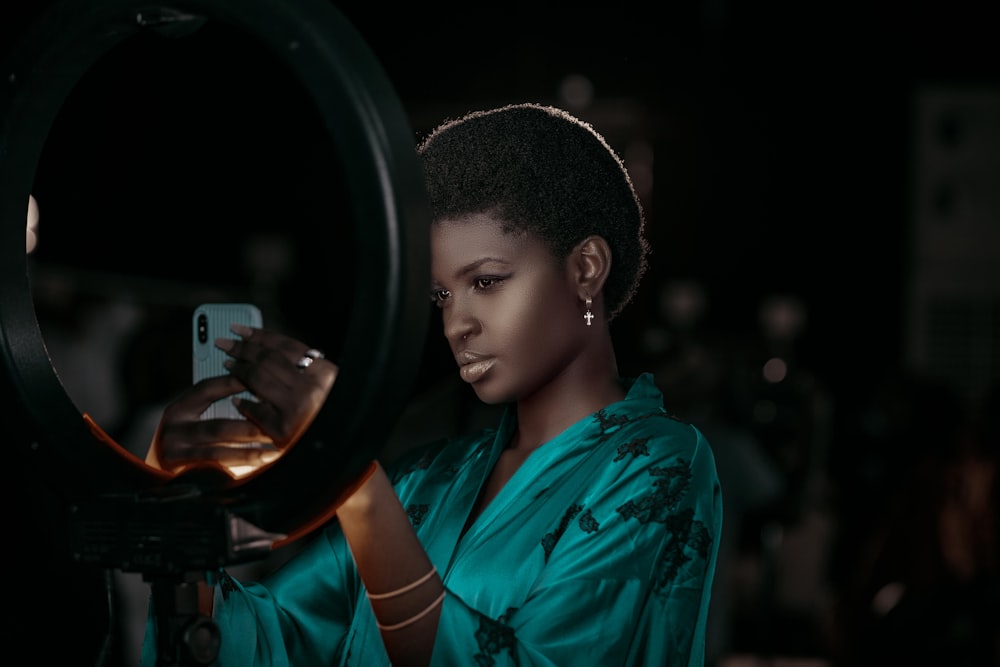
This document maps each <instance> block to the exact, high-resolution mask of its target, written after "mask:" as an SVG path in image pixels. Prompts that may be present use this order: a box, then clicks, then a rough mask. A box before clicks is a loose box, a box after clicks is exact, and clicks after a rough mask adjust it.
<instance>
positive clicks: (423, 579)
mask: <svg viewBox="0 0 1000 667" xmlns="http://www.w3.org/2000/svg"><path fill="white" fill-rule="evenodd" d="M435 572H437V567H435V566H433V565H432V566H431V571H430V572H428V573H427V574H425V575H424V576H422V577H420V578H419V579H417V580H416V581H414V582H413V583H412V584H407V585H406V586H403V587H402V588H397V589H396V590H394V591H389V592H388V593H369V592H367V591H365V595H367V596H368V599H369V600H385V599H386V598H394V597H396V596H397V595H402V594H403V593H407V592H409V591H412V590H413V589H414V588H416V587H417V586H419V585H420V584H423V583H425V582H426V581H427V580H428V579H430V578H431V577H433V576H434V573H435Z"/></svg>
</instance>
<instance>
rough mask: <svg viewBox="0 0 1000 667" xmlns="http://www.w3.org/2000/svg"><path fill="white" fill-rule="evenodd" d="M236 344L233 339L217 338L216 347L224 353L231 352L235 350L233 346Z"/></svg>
mask: <svg viewBox="0 0 1000 667" xmlns="http://www.w3.org/2000/svg"><path fill="white" fill-rule="evenodd" d="M235 344H236V341H234V340H233V339H232V338H216V339H215V347H217V348H219V349H220V350H222V351H223V352H229V350H231V349H233V345H235Z"/></svg>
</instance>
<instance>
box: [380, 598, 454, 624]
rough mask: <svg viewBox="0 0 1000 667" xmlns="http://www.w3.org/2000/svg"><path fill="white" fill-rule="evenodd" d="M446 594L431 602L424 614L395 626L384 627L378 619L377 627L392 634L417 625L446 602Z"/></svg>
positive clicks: (421, 613)
mask: <svg viewBox="0 0 1000 667" xmlns="http://www.w3.org/2000/svg"><path fill="white" fill-rule="evenodd" d="M444 594H445V591H441V595H439V596H438V598H437V599H436V600H434V602H431V603H430V604H429V605H427V608H426V609H424V610H423V611H422V612H420V613H419V614H417V615H416V616H411V617H410V618H408V619H406V620H405V621H401V622H399V623H396V624H395V625H382V624H381V623H379V622H378V619H375V625H377V626H378V629H379V630H387V631H390V632H391V631H392V630H399V629H400V628H405V627H406V626H408V625H413V624H414V623H416V622H417V621H419V620H420V619H422V618H423V617H424V616H426V615H427V614H429V613H431V612H432V611H433V610H434V607H436V606H438V605H439V604H441V601H442V600H444Z"/></svg>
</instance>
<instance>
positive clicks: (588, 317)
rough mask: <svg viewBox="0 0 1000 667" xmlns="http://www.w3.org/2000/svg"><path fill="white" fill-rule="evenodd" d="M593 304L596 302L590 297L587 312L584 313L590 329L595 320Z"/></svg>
mask: <svg viewBox="0 0 1000 667" xmlns="http://www.w3.org/2000/svg"><path fill="white" fill-rule="evenodd" d="M593 302H594V301H593V299H591V298H590V297H587V312H586V313H584V315H583V319H585V320H587V326H588V327H589V326H590V322H591V320H593V319H594V313H593V311H591V310H590V304H592V303H593Z"/></svg>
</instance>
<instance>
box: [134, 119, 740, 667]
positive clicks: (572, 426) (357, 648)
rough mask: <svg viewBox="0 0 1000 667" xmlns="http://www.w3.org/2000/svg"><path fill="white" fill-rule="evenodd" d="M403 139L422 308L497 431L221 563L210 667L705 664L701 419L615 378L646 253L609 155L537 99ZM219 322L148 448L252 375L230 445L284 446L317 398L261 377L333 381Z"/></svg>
mask: <svg viewBox="0 0 1000 667" xmlns="http://www.w3.org/2000/svg"><path fill="white" fill-rule="evenodd" d="M418 151H419V155H420V158H421V163H422V165H423V169H424V172H425V175H426V182H427V189H428V195H429V202H430V207H431V216H432V227H431V291H430V295H431V299H432V301H433V302H434V303H436V304H437V306H438V307H439V308H440V310H441V316H442V319H443V324H444V333H445V336H446V338H447V340H448V344H449V345H450V347H451V350H452V352H453V353H454V355H455V359H456V361H457V362H458V365H459V374H460V375H461V377H462V379H463V380H464V381H466V382H468V383H469V384H471V385H472V388H473V389H474V390H475V392H476V395H477V396H478V397H479V398H480V399H481V400H482V401H484V402H486V403H488V404H495V405H505V406H506V410H505V412H504V415H503V417H502V419H501V421H500V423H499V425H498V426H497V428H495V429H488V430H485V431H482V432H476V433H471V434H468V435H467V436H464V437H458V438H453V439H450V440H447V441H443V442H436V443H432V444H430V445H427V446H425V447H422V448H419V449H416V450H414V451H412V452H409V453H408V454H406V455H404V456H403V457H401V458H400V459H399V460H397V461H396V462H395V463H394V464H393V465H392V466H391V469H389V470H385V469H383V468H382V467H381V465H376V466H375V468H374V472H373V473H372V474H371V475H370V476H369V477H368V478H367V479H365V480H362V481H360V482H359V484H358V486H357V488H356V491H354V493H353V494H352V495H350V497H348V498H347V499H346V500H345V501H344V502H343V504H342V505H340V507H339V508H338V509H337V520H336V521H335V522H332V523H331V524H329V525H327V526H326V527H324V528H323V529H322V530H321V531H320V534H318V535H317V536H316V537H315V538H314V539H312V540H311V541H310V543H309V544H308V545H307V546H305V547H304V548H303V549H302V550H301V551H300V552H299V553H297V554H296V555H295V556H294V557H293V558H292V559H291V560H290V561H289V562H288V563H286V564H285V565H283V566H282V567H280V568H279V569H278V570H277V571H276V572H275V573H273V574H271V575H269V576H268V577H266V578H265V579H264V580H263V581H261V582H259V583H241V582H238V581H235V580H234V579H232V578H231V577H229V576H228V575H226V574H225V573H222V574H221V575H220V584H219V585H218V586H217V587H216V588H217V590H216V595H215V605H214V616H215V620H216V622H217V623H218V625H219V628H220V630H221V633H222V637H223V645H222V649H221V652H220V656H219V664H222V665H240V666H247V665H285V664H290V665H296V666H301V665H333V664H336V665H365V666H370V665H385V664H390V663H391V664H393V665H426V664H435V665H469V664H479V665H497V664H519V665H577V664H587V665H700V664H702V663H703V662H704V657H703V656H704V640H705V622H706V617H707V613H708V603H709V591H710V589H711V584H712V578H713V574H714V568H715V558H716V553H717V549H718V543H719V536H720V530H721V521H722V509H721V507H722V505H721V494H720V489H719V483H718V477H717V475H716V469H715V462H714V458H713V454H712V451H711V449H710V446H709V444H708V443H707V442H706V440H705V439H704V437H703V436H702V435H701V433H700V432H699V431H698V430H697V429H696V428H695V427H694V426H691V425H689V424H685V423H682V422H680V421H678V420H676V419H674V418H672V417H670V416H669V414H668V413H667V412H666V411H665V410H664V406H663V403H662V396H661V394H660V392H659V391H658V390H657V388H656V387H655V385H654V384H653V382H652V378H651V376H650V375H649V374H644V375H642V376H640V377H637V378H621V377H619V374H618V367H617V364H616V360H615V351H614V348H613V345H612V339H611V335H610V332H609V328H608V325H609V323H610V322H611V321H612V320H613V319H614V317H616V316H617V315H618V314H619V313H620V312H621V310H622V309H623V308H624V307H625V306H626V305H627V304H628V303H629V301H630V300H631V299H632V297H633V295H634V293H635V290H636V288H637V285H638V283H639V279H640V277H641V276H642V275H643V273H644V272H645V269H646V262H647V253H648V246H647V242H646V240H645V238H644V236H643V230H644V220H643V212H642V209H641V206H640V203H639V201H638V199H637V197H636V195H635V192H634V190H633V188H632V184H631V181H630V179H629V177H628V174H627V172H626V171H625V169H624V167H623V165H622V163H621V161H620V159H619V158H618V156H617V155H616V154H615V153H614V152H613V151H612V149H611V148H610V147H609V146H608V145H607V143H606V142H605V141H604V139H603V138H602V137H601V136H600V135H599V134H597V133H596V132H595V131H594V130H593V128H591V127H590V126H589V125H587V124H585V123H583V122H581V121H580V120H578V119H576V118H574V117H573V116H571V115H569V114H567V113H565V112H563V111H561V110H558V109H555V108H551V107H545V106H541V105H535V104H520V105H511V106H505V107H502V108H498V109H493V110H489V111H484V112H475V113H471V114H469V115H467V116H465V117H463V118H461V119H458V120H455V121H449V122H446V123H444V124H442V125H441V126H439V127H438V128H437V129H436V130H435V131H434V132H432V133H431V134H430V135H429V136H428V137H427V138H426V139H425V140H424V141H423V142H422V143H421V145H420V146H419V147H418ZM237 333H239V334H240V335H241V339H240V340H232V341H229V340H227V341H220V346H221V347H223V349H226V351H227V352H228V354H229V355H230V356H231V357H232V359H231V361H232V363H231V364H230V370H231V373H232V375H231V377H228V378H221V379H219V380H218V381H215V382H208V383H202V384H201V385H199V386H198V387H196V388H195V390H194V392H193V395H188V396H186V397H184V398H182V399H179V400H178V401H177V402H175V404H174V405H173V406H171V408H170V409H168V411H167V413H166V414H165V416H164V419H163V423H162V425H161V426H162V429H161V432H160V434H159V437H158V439H157V442H156V443H155V445H154V448H153V450H152V451H151V455H150V458H149V460H150V461H151V462H155V463H157V464H158V465H161V466H163V467H167V468H171V467H175V466H177V465H179V464H182V463H183V461H184V460H186V459H191V458H197V457H198V456H204V455H205V454H204V453H201V454H199V453H197V450H198V449H199V448H203V447H205V446H208V447H210V446H211V445H210V443H209V441H210V440H211V439H216V440H218V439H222V437H223V434H221V433H219V432H218V431H217V430H216V431H214V432H213V433H211V434H206V433H203V432H202V433H199V431H198V429H200V428H202V426H201V425H200V424H198V423H197V422H195V419H196V415H197V413H198V412H200V408H201V407H202V406H203V405H204V404H205V403H206V402H207V401H210V400H215V399H216V398H219V397H220V396H223V395H227V394H232V393H236V391H240V390H243V389H246V388H249V389H250V390H251V391H253V393H254V394H256V395H257V396H258V398H259V399H260V401H259V403H254V402H251V401H246V402H240V403H239V405H240V408H241V411H242V412H243V413H244V414H245V415H246V416H247V417H248V421H246V422H242V423H235V422H234V423H232V424H231V427H232V430H231V431H229V432H227V433H226V434H225V439H226V440H230V441H231V440H233V439H234V438H237V437H241V438H243V439H245V440H247V441H260V440H261V437H262V435H261V431H264V432H265V433H266V434H267V435H268V436H270V438H271V439H272V440H273V441H274V442H275V443H277V444H279V446H280V445H282V444H284V443H287V442H288V441H289V439H290V438H291V436H292V435H293V434H294V433H297V432H299V431H300V430H301V423H302V421H303V420H304V419H307V417H306V416H305V414H306V413H308V412H309V411H310V410H311V409H313V408H308V407H307V406H309V405H312V404H313V403H314V402H315V401H314V400H312V401H305V402H303V401H300V400H296V399H294V397H293V396H292V393H291V392H288V391H287V390H284V389H283V390H280V391H278V390H273V389H272V387H271V385H275V384H282V382H283V381H284V380H287V381H288V382H289V383H291V382H294V380H295V378H296V377H299V376H305V377H307V378H310V380H309V383H310V387H309V388H307V391H308V392H309V393H310V394H311V396H312V397H313V399H315V397H317V396H321V395H322V394H323V392H324V391H326V390H328V389H329V387H330V386H331V385H332V383H333V381H334V378H335V375H336V366H335V365H334V364H333V363H332V362H330V361H329V360H327V359H317V360H316V361H315V362H314V363H312V364H311V365H308V368H306V369H305V370H304V371H302V372H301V373H300V372H299V370H298V369H297V368H296V363H297V362H298V361H300V360H302V358H303V357H304V356H305V355H306V353H307V351H308V350H307V348H308V346H306V345H304V344H302V343H298V342H296V341H292V340H290V339H287V338H284V337H282V336H280V335H278V334H275V333H273V332H267V331H261V330H257V329H239V330H238V331H237ZM267 378H270V380H265V379H267ZM242 451H244V450H239V449H233V448H223V449H219V450H212V451H211V454H210V455H211V456H213V457H218V458H222V457H233V456H240V455H241V454H240V452H242ZM227 462H228V463H240V462H242V461H239V460H235V459H229V460H227ZM144 663H145V664H147V665H150V666H152V665H153V664H154V663H155V629H154V625H153V623H152V622H151V623H150V625H149V629H148V630H147V640H146V642H145V644H144Z"/></svg>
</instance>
